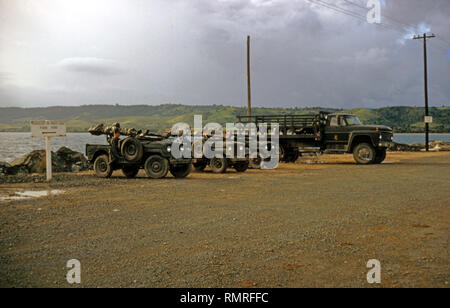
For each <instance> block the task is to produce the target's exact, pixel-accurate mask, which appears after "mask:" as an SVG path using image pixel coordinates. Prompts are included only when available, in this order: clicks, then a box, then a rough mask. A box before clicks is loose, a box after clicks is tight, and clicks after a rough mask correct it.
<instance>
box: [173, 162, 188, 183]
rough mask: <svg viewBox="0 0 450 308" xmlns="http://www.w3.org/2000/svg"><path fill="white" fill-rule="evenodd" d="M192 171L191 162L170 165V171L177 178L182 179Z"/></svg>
mask: <svg viewBox="0 0 450 308" xmlns="http://www.w3.org/2000/svg"><path fill="white" fill-rule="evenodd" d="M191 171H192V165H191V164H184V165H177V166H170V173H171V174H172V175H173V176H174V177H175V178H177V179H183V178H185V177H187V176H188V175H189V173H191Z"/></svg>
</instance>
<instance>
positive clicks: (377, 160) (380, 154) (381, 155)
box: [374, 149, 386, 164]
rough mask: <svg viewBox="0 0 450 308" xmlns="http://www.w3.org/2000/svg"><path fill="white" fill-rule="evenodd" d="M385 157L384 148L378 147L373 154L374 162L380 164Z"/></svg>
mask: <svg viewBox="0 0 450 308" xmlns="http://www.w3.org/2000/svg"><path fill="white" fill-rule="evenodd" d="M385 159H386V149H382V150H380V149H378V150H377V151H376V155H375V160H374V163H375V164H381V163H382V162H383V161H384V160H385Z"/></svg>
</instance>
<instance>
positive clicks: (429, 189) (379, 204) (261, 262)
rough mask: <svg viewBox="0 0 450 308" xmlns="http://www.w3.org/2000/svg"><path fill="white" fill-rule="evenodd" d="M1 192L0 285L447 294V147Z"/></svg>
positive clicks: (78, 177) (12, 187) (66, 180)
mask: <svg viewBox="0 0 450 308" xmlns="http://www.w3.org/2000/svg"><path fill="white" fill-rule="evenodd" d="M140 176H141V177H140V178H137V179H133V180H129V179H125V178H124V177H122V175H121V174H120V173H117V174H115V176H114V177H113V178H112V179H108V180H103V179H97V178H95V177H94V176H93V175H92V174H91V173H89V172H88V173H82V174H58V175H57V176H56V180H55V182H53V183H52V184H44V183H17V184H3V185H0V195H3V196H4V195H11V194H13V193H14V192H17V191H21V190H23V189H26V190H36V191H39V190H62V191H65V193H63V194H59V195H51V196H47V197H43V198H35V199H27V200H15V201H0V287H70V286H71V285H69V284H68V283H67V281H66V278H65V277H66V273H67V271H68V269H67V268H66V262H67V261H68V260H69V259H78V260H80V262H81V268H82V283H81V284H80V285H77V287H374V286H375V285H370V284H368V283H367V280H366V274H367V272H368V269H367V268H366V263H367V261H368V260H369V259H377V260H379V261H380V262H381V267H382V268H381V273H382V283H381V285H379V286H381V287H444V288H447V287H448V281H449V278H450V277H449V275H450V263H449V239H450V229H449V226H450V224H449V222H450V219H449V218H450V190H449V187H450V185H449V184H450V153H448V152H447V153H389V154H388V158H387V161H386V163H383V164H382V165H374V166H357V165H355V164H354V163H353V162H352V158H351V157H350V156H347V155H345V156H333V155H327V156H321V157H319V158H318V159H304V160H303V161H301V163H297V164H282V165H280V167H279V168H278V169H277V170H271V171H261V170H249V171H247V172H246V173H243V174H240V173H236V172H232V171H230V172H228V173H226V174H223V175H215V174H212V173H210V172H205V173H192V174H191V175H190V176H189V177H188V178H187V179H184V180H175V179H173V178H171V177H168V178H167V179H164V180H148V179H146V178H144V174H141V175H140Z"/></svg>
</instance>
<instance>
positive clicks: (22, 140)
mask: <svg viewBox="0 0 450 308" xmlns="http://www.w3.org/2000/svg"><path fill="white" fill-rule="evenodd" d="M433 140H443V141H446V142H450V134H430V141H433ZM394 141H396V142H398V143H404V144H411V143H414V142H421V143H425V135H424V134H396V135H395V136H394ZM51 144H52V151H57V150H58V149H59V148H61V147H63V146H65V147H68V148H70V149H72V150H74V151H77V152H81V153H84V152H85V148H86V144H107V143H106V136H92V135H91V134H89V133H69V134H67V137H57V138H52V141H51ZM0 145H1V146H0V161H6V162H11V161H13V160H14V159H16V158H19V157H21V156H22V155H25V154H28V153H30V152H31V151H34V150H43V149H45V140H44V139H43V138H32V137H31V134H30V133H0Z"/></svg>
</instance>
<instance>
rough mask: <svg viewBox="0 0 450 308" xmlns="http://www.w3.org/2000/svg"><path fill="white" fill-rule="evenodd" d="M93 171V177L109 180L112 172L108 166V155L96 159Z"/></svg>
mask: <svg viewBox="0 0 450 308" xmlns="http://www.w3.org/2000/svg"><path fill="white" fill-rule="evenodd" d="M94 171H95V175H96V176H98V177H99V178H110V177H111V175H112V173H113V170H112V168H111V165H110V164H109V157H108V155H101V156H99V157H97V159H96V160H95V162H94Z"/></svg>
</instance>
